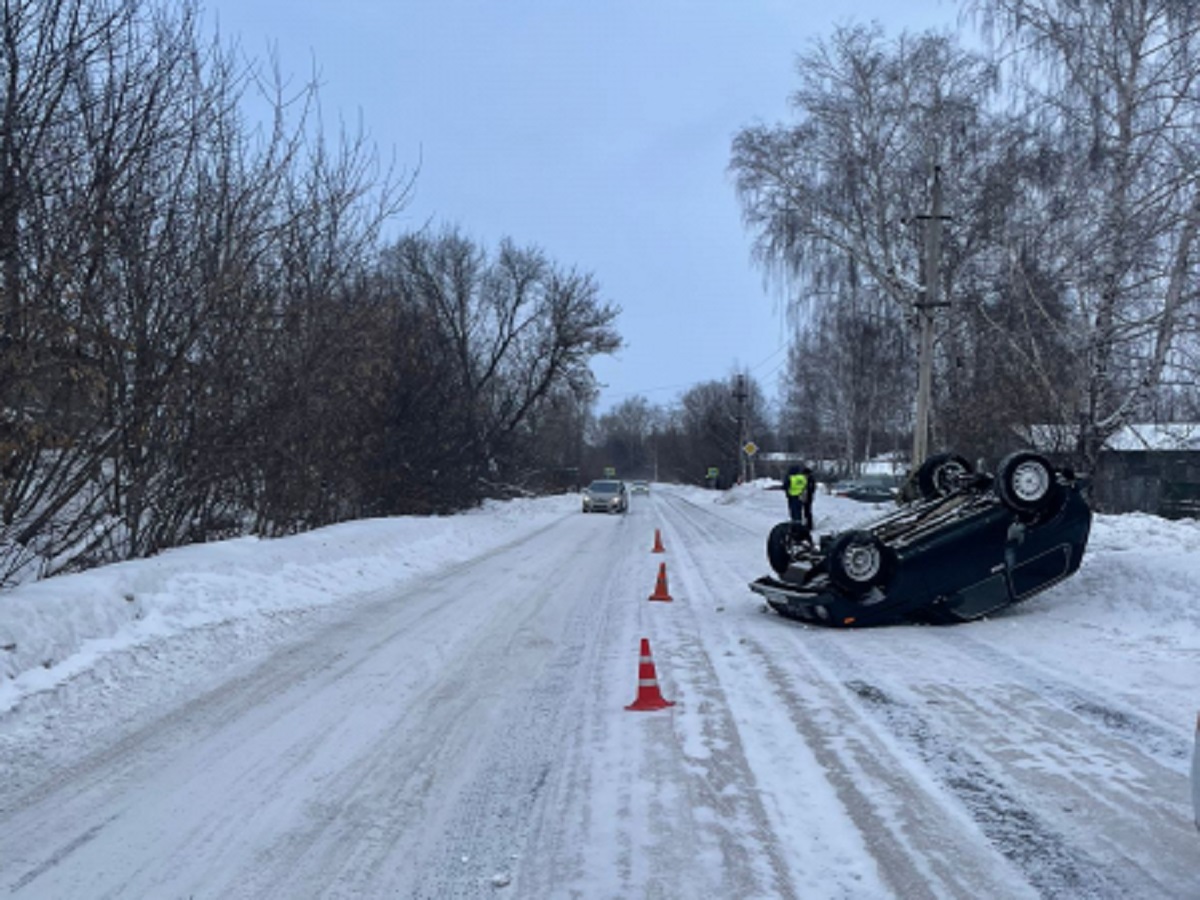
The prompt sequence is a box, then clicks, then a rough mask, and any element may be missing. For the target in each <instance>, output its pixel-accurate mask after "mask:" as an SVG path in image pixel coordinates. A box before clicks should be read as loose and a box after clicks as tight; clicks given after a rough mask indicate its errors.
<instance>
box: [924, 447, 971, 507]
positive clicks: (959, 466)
mask: <svg viewBox="0 0 1200 900" xmlns="http://www.w3.org/2000/svg"><path fill="white" fill-rule="evenodd" d="M971 471H972V468H971V464H970V463H969V462H967V460H966V459H964V458H963V457H961V456H959V455H958V454H957V453H939V454H937V455H935V456H931V457H929V459H927V460H925V462H923V463H921V468H919V469H918V470H917V488H918V489H919V490H920V492H921V497H922V499H925V500H935V499H937V498H938V497H945V496H946V495H947V494H952V493H954V491H955V490H957V489H958V486H959V485H960V484H961V483H962V480H963V478H965V477H966V476H967V475H970V474H971Z"/></svg>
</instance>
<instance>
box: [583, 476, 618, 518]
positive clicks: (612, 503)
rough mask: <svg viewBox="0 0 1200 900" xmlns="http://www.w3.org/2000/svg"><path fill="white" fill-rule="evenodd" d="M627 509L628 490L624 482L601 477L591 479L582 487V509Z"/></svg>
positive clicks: (612, 510) (588, 510) (611, 510)
mask: <svg viewBox="0 0 1200 900" xmlns="http://www.w3.org/2000/svg"><path fill="white" fill-rule="evenodd" d="M627 509H629V492H628V491H627V490H626V489H625V482H623V481H613V480H611V479H603V480H600V481H593V482H592V483H591V484H589V485H588V486H587V487H585V488H584V489H583V511H584V512H585V513H586V512H615V513H623V512H625V510H627Z"/></svg>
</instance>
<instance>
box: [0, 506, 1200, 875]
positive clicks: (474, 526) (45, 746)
mask: <svg viewBox="0 0 1200 900" xmlns="http://www.w3.org/2000/svg"><path fill="white" fill-rule="evenodd" d="M765 487H766V483H759V484H755V485H750V486H746V487H742V488H738V489H735V490H733V491H729V492H725V493H713V492H707V491H702V490H699V489H690V488H681V487H670V486H660V485H656V486H655V489H654V492H653V494H652V495H651V497H649V498H641V497H634V498H633V502H634V506H633V509H632V510H631V512H630V514H629V515H628V516H625V517H607V516H581V515H580V514H579V512H578V502H579V501H578V497H577V496H576V495H569V496H559V497H551V498H545V499H539V500H524V501H512V502H507V503H489V504H487V505H486V506H485V507H484V508H482V509H480V510H477V511H474V512H471V513H468V514H464V515H458V516H452V517H445V518H434V519H384V520H374V521H364V522H356V523H348V524H344V525H339V526H334V527H330V528H325V529H322V530H320V531H316V532H312V533H309V534H304V535H299V536H295V537H290V538H284V539H279V540H273V541H259V540H255V539H250V538H245V539H239V540H233V541H228V542H224V543H219V544H212V545H205V546H194V547H187V548H181V549H178V550H173V551H169V552H167V553H164V554H162V555H160V556H158V557H156V558H154V559H150V560H144V561H137V562H131V563H125V564H119V565H113V566H109V567H106V568H103V569H99V570H96V571H92V572H87V573H84V574H80V575H73V576H66V577H61V578H57V579H52V580H50V581H46V582H41V583H37V584H31V585H26V586H22V587H20V588H17V589H14V590H11V591H8V592H6V593H4V594H0V758H3V759H4V760H5V763H4V765H5V768H6V769H7V772H6V775H7V778H5V779H3V780H2V781H3V782H4V784H3V786H2V787H0V825H2V826H3V828H2V830H0V831H2V833H3V835H4V836H3V837H0V895H4V896H14V897H62V898H71V897H99V896H112V897H117V896H193V897H197V898H200V897H229V896H247V897H252V896H254V897H257V896H281V897H282V896H289V897H291V896H322V897H325V896H346V897H350V896H400V897H408V896H411V897H442V896H445V897H452V896H462V897H473V896H494V895H497V894H500V895H506V896H512V897H522V898H524V897H581V898H591V897H642V896H655V897H694V896H701V895H703V894H707V895H709V896H713V897H726V896H728V897H733V896H737V897H739V898H740V897H805V898H808V897H815V898H824V897H829V898H833V897H861V898H876V897H879V898H886V897H905V898H907V897H919V896H929V897H959V896H962V897H966V896H976V897H978V896H989V897H1038V896H1042V897H1049V896H1055V897H1083V896H1087V897H1108V896H1112V897H1117V896H1139V897H1156V896H1162V897H1200V835H1197V834H1196V833H1195V830H1194V828H1193V826H1192V822H1191V817H1192V810H1191V800H1190V793H1189V788H1188V777H1187V776H1188V770H1189V765H1190V757H1191V752H1192V746H1193V739H1194V731H1193V729H1194V728H1195V723H1196V713H1197V709H1198V708H1200V695H1198V693H1197V686H1198V685H1200V591H1198V586H1200V524H1198V523H1197V522H1195V521H1190V520H1189V521H1181V522H1168V521H1164V520H1162V519H1157V518H1154V517H1150V516H1144V515H1126V516H1099V517H1097V519H1096V522H1095V524H1094V527H1093V530H1092V539H1091V544H1090V546H1089V550H1088V553H1087V555H1086V557H1085V560H1084V563H1083V567H1082V569H1081V570H1080V572H1079V573H1078V574H1077V575H1076V576H1075V577H1073V578H1072V579H1070V580H1068V581H1067V582H1065V583H1063V584H1062V585H1059V586H1057V587H1056V588H1054V589H1052V590H1051V591H1049V592H1047V593H1045V594H1042V595H1039V596H1038V597H1036V598H1034V599H1032V600H1030V601H1028V602H1027V603H1025V604H1022V605H1020V606H1018V607H1015V608H1013V609H1011V610H1009V611H1008V612H1006V613H1005V614H1002V615H999V616H997V617H995V618H993V619H991V620H987V621H983V622H978V623H971V624H968V625H960V626H954V627H951V628H916V627H897V628H888V629H878V630H869V631H868V630H864V631H854V632H831V631H821V630H818V629H811V628H805V627H801V626H799V625H797V624H795V623H791V622H787V621H784V620H782V619H779V618H778V617H776V616H774V615H773V614H771V613H767V612H765V611H764V610H763V607H762V603H761V601H759V599H758V598H757V597H756V596H755V595H754V594H752V593H751V592H750V591H749V590H748V589H746V587H745V584H746V582H748V581H750V580H752V579H753V578H755V577H757V576H759V575H761V574H765V572H766V568H767V567H766V561H765V557H764V554H763V552H762V544H763V539H764V537H765V535H766V533H767V530H768V529H769V527H770V526H771V525H772V524H774V522H776V521H777V520H779V519H780V518H782V513H783V511H784V508H785V504H784V499H783V496H782V494H781V493H780V492H779V491H767V490H764V488H765ZM873 512H874V510H873V509H872V508H871V507H869V506H864V505H862V504H858V503H854V502H852V501H847V500H842V499H840V498H832V497H826V496H823V495H819V496H818V497H817V501H816V524H817V530H818V531H829V530H837V529H840V528H844V527H847V526H849V525H851V524H853V523H854V522H856V521H859V520H861V519H863V518H864V517H867V516H869V515H871V514H872V513H873ZM655 529H660V530H661V533H662V535H663V537H664V540H665V543H666V547H667V553H666V554H664V555H663V556H662V557H659V556H656V555H651V554H649V552H648V551H649V549H650V546H651V542H652V540H653V537H654V532H655ZM661 560H665V562H666V564H667V566H668V567H669V573H670V578H671V588H672V591H671V592H672V595H673V598H674V600H673V602H672V603H671V604H665V603H664V604H653V603H648V602H646V598H647V595H648V593H649V591H650V589H651V588H652V587H653V585H654V573H655V572H656V570H657V568H658V563H659V562H660V561H661ZM643 637H645V638H649V639H651V640H652V642H653V652H654V657H655V659H656V661H657V662H658V670H659V673H658V674H659V677H660V681H661V684H662V690H663V692H664V693H665V694H666V695H667V696H668V697H670V698H671V699H672V700H674V701H675V706H673V707H671V708H670V709H669V710H664V711H662V712H656V713H642V714H638V713H630V712H626V711H625V710H624V705H625V704H628V703H629V702H631V701H632V700H633V696H634V692H635V690H636V670H637V662H638V661H637V647H638V642H639V640H640V638H643ZM384 685H386V688H385V687H384ZM243 695H245V696H243ZM326 695H327V696H326ZM331 734H336V735H337V740H336V741H334V740H332V739H331V738H330V737H329V736H330V735H331ZM268 735H269V737H267V736H268ZM384 746H389V747H391V748H392V750H391V751H390V752H389V755H388V757H387V758H386V759H385V758H384V757H383V755H382V750H381V748H382V747H384ZM180 760H186V761H187V768H180V766H181V765H183V763H179V762H178V761H180ZM231 760H237V762H236V764H235V762H233V761H231ZM389 760H390V761H389ZM401 762H403V765H401ZM268 784H269V785H270V788H269V789H268V786H267V785H268ZM384 796H386V797H389V798H391V802H390V803H388V804H383V803H382V800H381V797H384ZM398 810H400V811H402V812H403V815H401V814H400V812H399V811H398ZM248 873H255V874H253V875H251V874H248ZM504 892H507V894H505V893H504Z"/></svg>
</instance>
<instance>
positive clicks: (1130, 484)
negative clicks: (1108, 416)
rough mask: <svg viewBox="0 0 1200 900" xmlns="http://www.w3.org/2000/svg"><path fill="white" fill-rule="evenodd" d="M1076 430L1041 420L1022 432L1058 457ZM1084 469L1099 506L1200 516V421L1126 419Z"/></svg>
mask: <svg viewBox="0 0 1200 900" xmlns="http://www.w3.org/2000/svg"><path fill="white" fill-rule="evenodd" d="M1077 433H1078V432H1077V430H1076V429H1075V428H1074V427H1073V426H1066V425H1039V426H1035V427H1033V428H1031V429H1029V430H1028V431H1027V432H1025V433H1024V434H1022V437H1023V438H1024V439H1025V440H1026V441H1027V442H1028V443H1029V444H1030V446H1032V447H1033V448H1034V449H1035V450H1038V451H1040V452H1043V453H1046V454H1047V455H1049V456H1052V457H1062V456H1065V455H1067V454H1068V453H1069V452H1070V451H1071V450H1072V449H1073V447H1074V445H1075V435H1076V434H1077ZM1088 474H1091V476H1092V480H1093V481H1092V483H1093V488H1092V496H1093V500H1094V502H1095V505H1096V508H1097V509H1099V510H1101V511H1103V512H1111V513H1123V512H1146V513H1151V514H1153V515H1158V516H1163V517H1164V518H1168V519H1181V518H1200V423H1195V422H1172V423H1139V424H1130V425H1126V426H1124V427H1123V428H1122V429H1121V430H1119V431H1117V432H1116V433H1114V434H1113V435H1112V436H1111V437H1110V438H1109V439H1108V440H1107V441H1105V443H1104V447H1103V448H1102V449H1101V451H1100V457H1099V461H1098V463H1097V470H1096V471H1095V472H1092V473H1088Z"/></svg>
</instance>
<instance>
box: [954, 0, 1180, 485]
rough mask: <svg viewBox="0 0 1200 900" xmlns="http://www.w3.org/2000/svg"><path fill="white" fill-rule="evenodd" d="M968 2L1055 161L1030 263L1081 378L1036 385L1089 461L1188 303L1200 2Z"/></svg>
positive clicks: (1164, 354) (1131, 402) (1161, 357)
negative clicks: (1061, 322)
mask: <svg viewBox="0 0 1200 900" xmlns="http://www.w3.org/2000/svg"><path fill="white" fill-rule="evenodd" d="M971 8H972V9H973V10H974V11H975V12H976V13H977V14H978V15H979V16H980V19H981V21H982V23H983V25H984V27H985V31H986V32H987V33H988V34H990V35H991V36H992V37H993V38H994V39H995V43H996V52H997V54H998V56H999V57H1000V58H1003V59H1006V60H1008V61H1009V63H1010V67H1009V71H1010V72H1011V74H1012V75H1013V77H1014V85H1015V86H1016V87H1017V90H1016V91H1015V92H1014V101H1013V102H1014V107H1015V109H1016V111H1017V112H1018V113H1020V114H1021V115H1022V116H1024V117H1025V120H1026V121H1027V122H1028V123H1029V125H1030V128H1036V129H1037V130H1038V131H1039V132H1040V133H1041V134H1043V135H1045V136H1046V144H1048V145H1049V146H1050V147H1052V148H1053V150H1052V151H1050V152H1052V153H1056V154H1057V155H1056V157H1055V161H1056V164H1057V165H1059V166H1060V167H1061V171H1060V172H1059V179H1058V181H1057V183H1056V184H1054V185H1053V186H1052V188H1051V189H1050V190H1048V191H1045V192H1041V193H1031V194H1030V195H1029V196H1028V198H1027V199H1028V201H1029V206H1031V207H1032V208H1033V209H1036V210H1037V215H1039V216H1040V217H1042V218H1044V220H1045V221H1046V222H1048V223H1052V224H1051V225H1050V226H1049V227H1047V228H1045V229H1044V233H1046V234H1047V235H1048V236H1049V238H1050V239H1049V240H1043V241H1041V242H1040V243H1039V245H1038V253H1037V258H1038V265H1039V269H1040V271H1041V272H1043V273H1050V274H1051V275H1052V278H1053V281H1054V283H1055V285H1056V287H1057V289H1058V290H1061V291H1063V292H1064V293H1065V294H1066V295H1067V296H1068V298H1069V301H1070V303H1071V306H1072V308H1073V315H1072V316H1071V318H1070V321H1069V322H1068V323H1066V327H1068V328H1069V329H1070V331H1069V334H1070V335H1071V337H1072V342H1073V344H1074V352H1075V353H1076V354H1077V355H1078V357H1079V359H1080V361H1081V368H1082V374H1081V376H1080V378H1078V379H1076V380H1074V381H1070V382H1066V383H1061V384H1060V383H1057V382H1056V381H1055V380H1054V379H1044V380H1045V383H1046V389H1047V391H1049V392H1051V393H1052V394H1053V396H1054V398H1055V401H1056V405H1057V408H1058V416H1059V421H1061V422H1064V423H1075V424H1077V425H1078V426H1079V432H1078V442H1077V447H1076V452H1077V455H1078V456H1079V458H1080V461H1081V462H1082V463H1083V464H1085V465H1087V466H1088V467H1091V466H1093V465H1094V464H1095V461H1096V458H1097V454H1098V452H1099V448H1100V446H1101V445H1102V444H1103V442H1104V440H1105V439H1106V438H1107V437H1108V436H1109V435H1110V434H1112V433H1113V432H1114V431H1116V430H1117V429H1118V428H1120V427H1121V425H1122V424H1124V423H1125V422H1126V421H1128V419H1129V417H1130V416H1131V415H1132V414H1133V413H1134V412H1135V411H1136V409H1137V408H1138V406H1139V404H1140V403H1142V402H1143V401H1144V400H1145V399H1146V398H1147V397H1148V395H1150V394H1151V393H1152V392H1153V391H1154V390H1155V388H1156V386H1157V385H1159V384H1160V383H1161V382H1162V380H1163V378H1164V376H1165V375H1166V374H1167V373H1168V372H1169V370H1170V366H1171V361H1172V353H1173V350H1174V348H1175V346H1176V341H1177V338H1178V337H1179V335H1180V331H1181V328H1183V327H1184V324H1185V322H1186V320H1187V317H1188V316H1189V314H1190V310H1192V309H1194V308H1195V304H1196V300H1197V279H1196V275H1195V272H1196V248H1195V244H1196V234H1197V229H1198V228H1200V190H1198V182H1197V176H1198V174H1200V170H1198V168H1197V155H1196V142H1195V134H1196V128H1197V125H1198V124H1200V105H1198V104H1200V100H1198V97H1200V95H1198V94H1197V90H1196V86H1197V77H1198V76H1200V56H1198V52H1200V43H1198V41H1200V4H1197V3H1195V2H1191V0H1184V2H1176V0H1097V2H1094V3H1075V2H1067V0H979V2H975V3H972V4H971ZM1026 258H1028V257H1026ZM1014 259H1019V257H1017V256H1016V255H1015V254H1014ZM1032 280H1033V279H1031V281H1032ZM1030 362H1031V363H1032V364H1036V360H1032V359H1031V360H1030Z"/></svg>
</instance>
